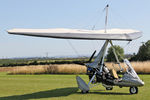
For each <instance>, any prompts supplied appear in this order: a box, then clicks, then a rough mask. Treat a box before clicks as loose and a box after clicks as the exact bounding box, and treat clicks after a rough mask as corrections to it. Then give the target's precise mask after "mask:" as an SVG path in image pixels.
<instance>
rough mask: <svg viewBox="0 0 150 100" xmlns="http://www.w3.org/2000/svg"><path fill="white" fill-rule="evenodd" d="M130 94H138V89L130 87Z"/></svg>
mask: <svg viewBox="0 0 150 100" xmlns="http://www.w3.org/2000/svg"><path fill="white" fill-rule="evenodd" d="M129 90H130V93H131V94H137V93H138V88H137V87H130V89H129Z"/></svg>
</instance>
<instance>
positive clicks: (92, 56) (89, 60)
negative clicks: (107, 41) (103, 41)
mask: <svg viewBox="0 0 150 100" xmlns="http://www.w3.org/2000/svg"><path fill="white" fill-rule="evenodd" d="M95 53H96V50H95V51H94V52H93V54H92V56H91V57H90V59H89V61H88V62H91V61H92V59H93V57H94V55H95Z"/></svg>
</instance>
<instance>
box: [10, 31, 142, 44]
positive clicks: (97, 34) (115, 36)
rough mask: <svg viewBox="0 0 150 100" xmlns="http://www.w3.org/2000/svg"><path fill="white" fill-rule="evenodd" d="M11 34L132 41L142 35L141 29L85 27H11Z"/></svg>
mask: <svg viewBox="0 0 150 100" xmlns="http://www.w3.org/2000/svg"><path fill="white" fill-rule="evenodd" d="M7 32H8V33H9V34H16V35H27V36H37V37H49V38H62V39H85V40H124V41H131V40H134V39H137V38H139V37H141V36H142V32H141V31H137V30H132V29H108V30H107V33H105V30H83V29H65V28H55V29H11V30H8V31H7Z"/></svg>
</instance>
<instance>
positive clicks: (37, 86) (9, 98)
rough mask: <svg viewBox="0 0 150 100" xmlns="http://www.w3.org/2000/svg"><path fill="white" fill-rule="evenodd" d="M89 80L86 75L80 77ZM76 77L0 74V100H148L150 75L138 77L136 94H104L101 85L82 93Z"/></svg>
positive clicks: (125, 91)
mask: <svg viewBox="0 0 150 100" xmlns="http://www.w3.org/2000/svg"><path fill="white" fill-rule="evenodd" d="M80 76H81V77H82V78H83V79H84V80H88V77H87V76H86V75H80ZM75 77H76V75H6V73H0V100H39V99H40V100H109V99H110V100H150V81H149V79H150V75H140V77H141V78H142V79H143V80H144V81H145V86H143V87H139V93H138V94H136V95H130V94H129V88H126V87H124V88H119V87H114V89H113V90H112V91H106V90H105V88H104V87H102V85H98V86H96V87H94V88H92V89H91V91H90V93H88V94H81V93H80V90H78V88H77V84H76V79H75Z"/></svg>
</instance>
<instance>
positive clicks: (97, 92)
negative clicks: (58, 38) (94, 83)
mask: <svg viewBox="0 0 150 100" xmlns="http://www.w3.org/2000/svg"><path fill="white" fill-rule="evenodd" d="M102 91H103V92H102ZM77 94H82V93H81V92H78V93H77ZM87 94H99V95H131V94H130V93H119V92H106V91H105V90H93V91H90V92H89V93H87Z"/></svg>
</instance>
